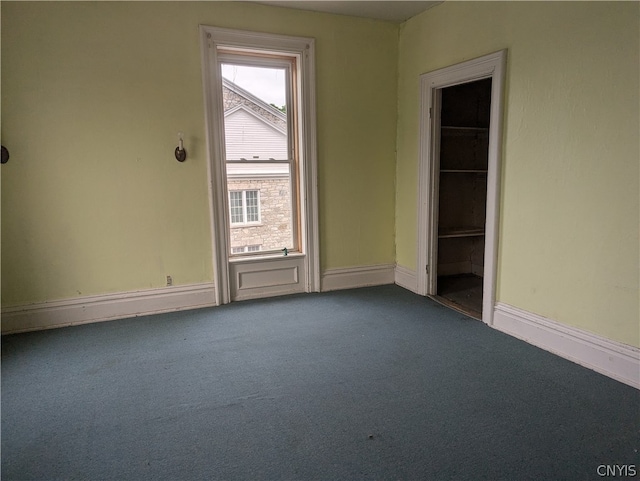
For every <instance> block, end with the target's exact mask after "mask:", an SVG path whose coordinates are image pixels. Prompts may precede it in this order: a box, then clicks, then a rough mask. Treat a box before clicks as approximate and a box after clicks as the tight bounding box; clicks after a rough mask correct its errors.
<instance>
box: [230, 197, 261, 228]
mask: <svg viewBox="0 0 640 481" xmlns="http://www.w3.org/2000/svg"><path fill="white" fill-rule="evenodd" d="M229 208H230V210H231V212H230V214H231V215H230V219H231V224H232V225H241V224H258V223H260V191H258V190H235V191H230V192H229Z"/></svg>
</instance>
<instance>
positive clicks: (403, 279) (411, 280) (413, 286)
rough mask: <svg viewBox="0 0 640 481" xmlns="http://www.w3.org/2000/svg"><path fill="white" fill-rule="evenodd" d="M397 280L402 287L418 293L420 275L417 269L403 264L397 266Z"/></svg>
mask: <svg viewBox="0 0 640 481" xmlns="http://www.w3.org/2000/svg"><path fill="white" fill-rule="evenodd" d="M395 281H396V284H398V285H399V286H400V287H404V288H405V289H408V290H410V291H411V292H413V293H414V294H417V293H418V276H417V275H416V271H414V270H413V269H408V268H406V267H402V266H396V269H395Z"/></svg>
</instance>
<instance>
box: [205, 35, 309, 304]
mask: <svg viewBox="0 0 640 481" xmlns="http://www.w3.org/2000/svg"><path fill="white" fill-rule="evenodd" d="M200 45H201V62H202V84H203V89H204V99H205V126H206V129H207V133H208V135H206V139H207V156H208V166H209V193H210V208H211V219H212V222H211V238H212V243H213V246H212V247H213V270H214V282H215V284H216V287H217V288H216V304H226V303H228V302H230V281H229V269H228V260H229V252H230V240H229V238H228V236H227V234H226V232H220V230H221V229H219V228H216V226H221V225H230V223H229V208H228V196H227V195H226V192H227V186H226V178H227V177H226V165H225V162H224V161H223V159H225V152H224V126H223V122H220V121H219V119H221V118H223V117H224V107H223V104H222V97H221V96H220V95H218V94H217V92H218V91H221V89H222V76H221V74H220V71H219V68H218V59H217V49H218V47H225V48H228V49H233V48H242V49H248V50H252V51H255V52H257V53H259V52H266V51H280V52H287V53H290V54H292V55H295V56H296V57H297V65H298V69H299V80H300V91H299V101H300V107H301V111H302V115H301V118H300V120H299V122H300V130H301V132H302V133H301V137H303V139H304V141H303V142H302V143H301V145H302V146H303V149H302V151H301V152H299V156H300V160H301V161H300V183H301V192H300V204H301V209H300V217H301V226H302V232H301V233H300V234H301V238H302V246H303V248H304V251H305V264H306V269H305V291H306V292H319V291H320V256H319V232H318V207H317V206H318V189H317V184H318V177H317V137H316V104H315V98H316V93H315V41H314V39H312V38H304V37H291V36H284V35H273V34H267V33H259V32H249V31H241V30H232V29H226V28H218V27H211V26H206V25H201V26H200Z"/></svg>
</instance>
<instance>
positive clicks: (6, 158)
mask: <svg viewBox="0 0 640 481" xmlns="http://www.w3.org/2000/svg"><path fill="white" fill-rule="evenodd" d="M7 162H9V151H8V150H7V148H6V147H5V146H4V145H3V146H2V158H0V163H3V164H6V163H7Z"/></svg>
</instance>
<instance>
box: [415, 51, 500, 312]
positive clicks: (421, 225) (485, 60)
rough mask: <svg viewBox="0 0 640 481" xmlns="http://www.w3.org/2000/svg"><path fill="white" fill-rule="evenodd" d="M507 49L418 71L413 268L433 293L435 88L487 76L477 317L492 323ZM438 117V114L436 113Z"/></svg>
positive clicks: (425, 291) (423, 288) (421, 288)
mask: <svg viewBox="0 0 640 481" xmlns="http://www.w3.org/2000/svg"><path fill="white" fill-rule="evenodd" d="M506 60H507V51H506V49H505V50H501V51H499V52H495V53H492V54H489V55H485V56H483V57H479V58H476V59H473V60H469V61H466V62H463V63H459V64H456V65H453V66H450V67H446V68H442V69H439V70H435V71H433V72H428V73H425V74H423V75H421V76H420V151H419V156H420V160H419V173H418V241H417V244H418V255H417V265H416V272H417V275H418V294H420V295H423V296H424V295H435V294H436V292H435V286H436V280H437V258H436V256H437V240H438V238H437V215H438V212H437V202H438V200H437V198H436V197H435V196H436V195H437V182H438V176H437V174H438V171H439V166H438V165H437V164H438V158H439V155H438V145H439V130H440V129H439V127H440V126H439V122H434V120H435V118H436V114H435V113H436V112H437V111H436V108H439V102H438V99H439V97H438V92H439V89H442V88H445V87H451V86H453V85H458V84H462V83H468V82H472V81H475V80H481V79H485V78H491V80H492V82H491V120H490V126H489V166H488V172H487V211H486V224H485V249H484V277H483V297H482V320H483V322H485V323H487V324H489V325H492V324H493V308H494V304H495V298H496V275H497V263H498V220H499V205H500V202H499V201H500V165H501V151H502V118H503V102H504V100H503V92H504V82H505V68H506ZM438 118H439V115H438Z"/></svg>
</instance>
